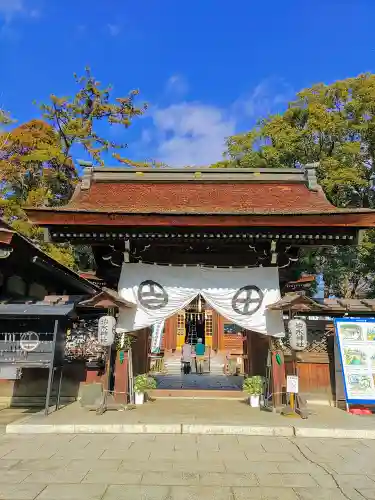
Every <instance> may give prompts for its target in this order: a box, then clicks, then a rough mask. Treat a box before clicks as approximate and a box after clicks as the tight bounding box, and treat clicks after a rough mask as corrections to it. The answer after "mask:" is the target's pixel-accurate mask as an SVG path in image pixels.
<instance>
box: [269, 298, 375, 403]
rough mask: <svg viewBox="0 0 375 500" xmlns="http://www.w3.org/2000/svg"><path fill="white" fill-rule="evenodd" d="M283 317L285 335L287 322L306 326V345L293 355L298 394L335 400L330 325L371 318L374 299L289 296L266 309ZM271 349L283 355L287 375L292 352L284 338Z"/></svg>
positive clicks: (333, 337)
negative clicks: (299, 319)
mask: <svg viewBox="0 0 375 500" xmlns="http://www.w3.org/2000/svg"><path fill="white" fill-rule="evenodd" d="M268 308H269V309H273V310H280V311H283V313H284V320H285V326H286V331H287V323H288V320H289V319H291V318H293V317H302V318H303V319H304V320H305V321H306V324H307V340H308V345H307V347H306V349H305V350H304V351H301V352H298V353H296V361H297V371H298V375H299V378H300V391H301V392H303V393H304V394H306V395H308V396H309V397H310V399H314V398H315V399H316V398H318V399H323V400H329V401H332V402H334V401H335V400H336V396H337V395H336V372H337V363H336V361H337V360H335V349H334V343H335V330H334V324H333V321H334V319H335V318H342V317H355V318H359V317H363V318H371V317H375V299H361V300H360V299H340V298H333V299H323V300H317V299H312V298H309V297H307V296H305V295H300V294H297V293H291V294H288V295H285V296H284V297H283V298H282V299H281V300H280V301H278V302H276V303H275V304H272V305H270V306H268ZM274 347H275V348H278V349H281V350H282V351H283V352H284V356H285V361H286V367H287V373H292V352H291V349H290V346H289V342H288V335H287V336H286V338H285V339H283V340H279V341H277V340H274Z"/></svg>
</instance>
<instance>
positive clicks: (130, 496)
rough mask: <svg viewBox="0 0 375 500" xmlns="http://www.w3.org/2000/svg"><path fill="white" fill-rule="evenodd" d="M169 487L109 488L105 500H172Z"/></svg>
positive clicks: (115, 486)
mask: <svg viewBox="0 0 375 500" xmlns="http://www.w3.org/2000/svg"><path fill="white" fill-rule="evenodd" d="M170 499H171V497H170V496H169V487H168V486H118V485H111V486H109V487H108V489H107V491H106V493H105V495H104V497H103V500H170Z"/></svg>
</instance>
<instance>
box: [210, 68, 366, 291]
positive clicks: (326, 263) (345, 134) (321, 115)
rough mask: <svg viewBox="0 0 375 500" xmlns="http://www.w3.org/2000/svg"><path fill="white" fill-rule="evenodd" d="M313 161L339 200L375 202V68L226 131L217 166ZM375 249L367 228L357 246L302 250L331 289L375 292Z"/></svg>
mask: <svg viewBox="0 0 375 500" xmlns="http://www.w3.org/2000/svg"><path fill="white" fill-rule="evenodd" d="M314 162H318V163H319V167H318V170H317V176H318V181H319V183H320V185H321V187H322V188H323V190H324V193H325V195H326V196H327V198H328V199H329V200H330V201H331V202H332V203H333V204H334V205H336V206H338V207H348V206H355V207H373V206H374V202H375V197H374V195H375V192H374V180H375V75H374V74H368V73H367V74H363V75H359V76H358V77H354V78H348V79H346V80H342V81H337V82H334V83H333V84H331V85H325V84H323V83H319V84H317V85H314V86H313V87H311V88H309V89H305V90H302V91H301V92H299V93H298V94H297V96H296V99H295V101H293V102H291V103H290V104H289V105H288V108H287V109H286V111H285V112H284V113H283V114H278V115H273V116H269V117H267V118H265V119H263V120H261V121H260V122H259V124H258V125H257V126H256V127H255V128H254V129H253V130H251V131H249V132H247V133H245V134H239V135H236V136H234V137H230V138H228V140H227V149H226V152H225V154H224V160H223V161H222V162H219V163H218V164H216V165H214V166H231V167H239V168H241V167H253V168H256V167H274V168H298V167H300V166H301V165H304V164H307V163H314ZM311 255H313V257H314V258H313V259H312V258H311ZM374 255H375V233H374V231H368V232H367V234H366V237H365V239H364V242H363V244H362V245H361V247H360V248H359V249H358V250H357V249H354V248H333V249H332V250H331V251H329V252H328V253H327V252H322V251H320V252H314V253H313V254H311V253H307V255H306V253H305V254H304V255H303V259H302V263H301V264H303V263H305V267H306V270H307V271H312V269H311V266H308V265H307V264H306V262H308V261H309V262H311V261H314V266H313V267H314V268H315V269H314V270H315V272H321V271H323V272H324V276H325V280H326V283H327V285H328V289H329V290H330V293H336V294H340V295H342V296H345V297H348V296H351V297H355V296H358V295H360V294H362V293H364V291H366V293H368V294H369V293H372V292H371V284H372V282H373V275H374V272H375V259H373V256H374ZM309 267H310V268H309ZM308 268H309V269H308Z"/></svg>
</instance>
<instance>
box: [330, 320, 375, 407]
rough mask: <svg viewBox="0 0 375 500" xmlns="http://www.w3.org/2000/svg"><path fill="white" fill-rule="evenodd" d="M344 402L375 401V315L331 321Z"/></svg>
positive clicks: (369, 402) (368, 402)
mask: <svg viewBox="0 0 375 500" xmlns="http://www.w3.org/2000/svg"><path fill="white" fill-rule="evenodd" d="M335 328H336V335H337V341H338V347H339V351H340V356H341V365H342V370H343V378H344V386H345V395H346V400H347V402H348V403H357V404H358V403H362V404H363V403H367V404H374V403H375V318H345V319H337V320H335Z"/></svg>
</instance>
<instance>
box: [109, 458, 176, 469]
mask: <svg viewBox="0 0 375 500" xmlns="http://www.w3.org/2000/svg"><path fill="white" fill-rule="evenodd" d="M101 462H107V460H101ZM173 463H174V462H172V461H164V460H163V461H161V460H143V461H133V460H131V459H129V460H122V461H121V462H120V465H119V467H118V469H117V470H118V472H126V471H139V472H146V471H150V472H168V471H170V470H172V468H173ZM177 463H182V462H177Z"/></svg>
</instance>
